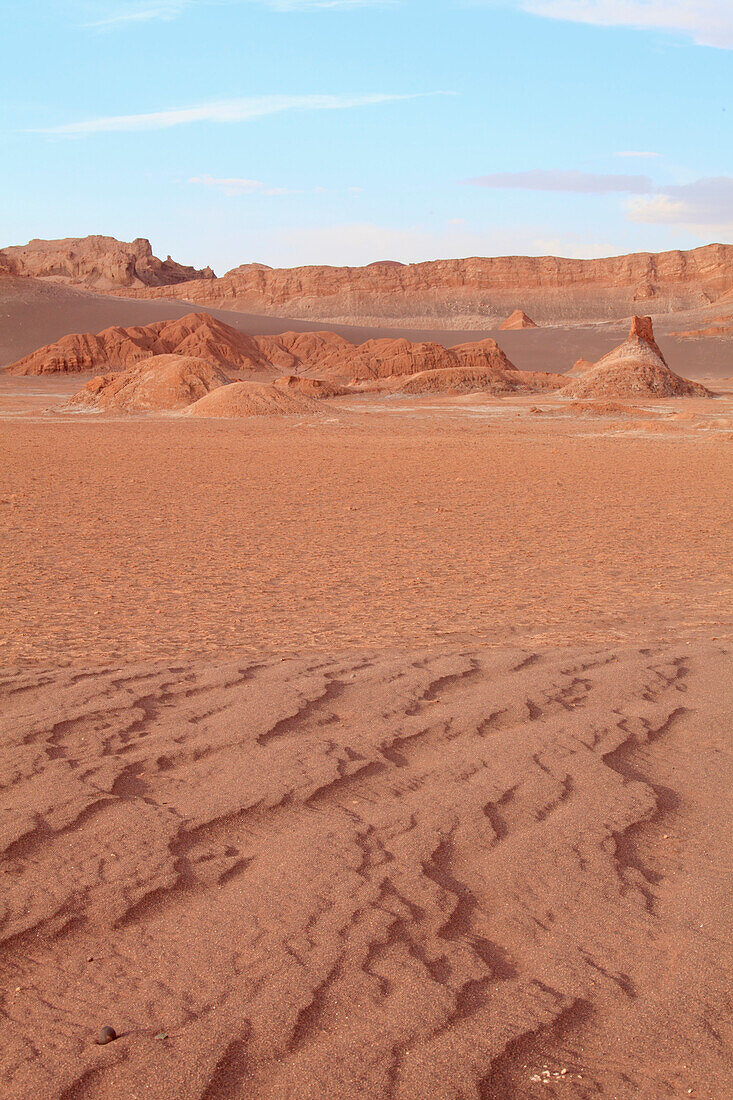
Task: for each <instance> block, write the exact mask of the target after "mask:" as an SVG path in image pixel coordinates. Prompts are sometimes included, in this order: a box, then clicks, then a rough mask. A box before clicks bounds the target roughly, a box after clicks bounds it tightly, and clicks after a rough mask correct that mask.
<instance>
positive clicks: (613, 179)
mask: <svg viewBox="0 0 733 1100" xmlns="http://www.w3.org/2000/svg"><path fill="white" fill-rule="evenodd" d="M0 14H2V26H3V31H4V47H5V48H4V50H3V55H4V56H3V66H2V77H1V78H0V80H2V84H3V95H2V99H1V105H0V142H1V143H2V147H3V157H2V160H3V171H2V173H0V245H4V244H16V243H23V242H25V241H27V240H28V239H30V238H31V237H63V236H83V235H86V234H88V233H105V234H110V235H113V236H116V237H119V238H122V239H126V240H130V239H132V238H134V237H139V236H144V237H149V238H150V240H151V241H152V243H153V247H154V249H155V251H156V252H157V253H158V254H160V255H166V254H167V253H170V254H171V255H173V256H174V258H176V259H178V260H180V261H181V262H185V263H195V264H197V265H203V264H206V263H210V264H212V266H213V267H214V268H215V270H216V271H217V273H222V272H223V271H225V270H227V269H228V268H230V267H233V266H235V265H236V264H238V263H245V262H250V261H254V260H258V261H261V262H263V263H269V264H272V265H277V266H293V265H296V264H301V263H336V264H340V263H352V264H361V263H368V262H370V261H372V260H377V259H398V260H403V261H406V262H409V261H417V260H425V259H437V258H441V257H449V256H467V255H497V254H506V253H510V254H547V253H554V254H561V255H569V256H598V255H608V254H612V253H620V252H629V251H638V250H654V251H656V250H660V249H665V248H690V247H695V246H696V245H699V244H703V243H708V242H709V241H713V240H717V241H730V240H732V239H733V163H731V161H732V160H733V133H732V132H731V129H732V127H731V123H732V121H733V96H731V91H732V90H733V2H732V0H504V2H499V0H391V2H390V0H322V2H318V0H24V2H23V3H18V2H16V0H0Z"/></svg>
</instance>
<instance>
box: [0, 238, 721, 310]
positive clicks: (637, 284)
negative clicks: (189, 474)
mask: <svg viewBox="0 0 733 1100" xmlns="http://www.w3.org/2000/svg"><path fill="white" fill-rule="evenodd" d="M0 270H5V271H7V272H9V273H12V274H16V275H29V276H34V277H36V278H55V279H57V280H61V281H66V282H70V283H74V284H75V285H78V286H85V287H88V288H90V289H94V290H97V291H99V290H103V291H105V292H107V293H112V294H118V295H122V296H124V297H130V298H169V299H177V300H181V301H186V302H191V303H192V304H195V305H202V306H205V307H208V308H219V309H229V310H235V311H241V312H245V313H247V312H248V313H259V314H264V315H271V316H272V315H275V316H282V317H290V318H293V319H298V320H304V321H314V320H317V321H323V322H324V323H326V324H361V325H387V326H404V327H410V326H411V327H416V328H419V327H432V328H463V329H470V328H490V327H493V326H494V325H496V326H498V325H499V324H500V323H501V322H502V321H503V320H504V319H505V318H506V317H507V313H509V312H511V311H512V310H516V311H517V312H522V313H525V314H528V315H529V316H530V317H531V318H532V319H533V320H534V321H536V322H537V323H539V324H543V325H552V324H558V325H567V324H590V323H594V322H599V321H611V320H620V319H625V318H627V317H630V316H631V315H633V314H634V313H637V312H639V306H640V303H642V304H643V309H644V312H645V313H649V314H652V315H655V316H659V315H663V314H668V313H675V312H679V311H683V310H696V309H703V308H705V307H709V306H711V305H713V304H715V303H716V302H719V301H721V300H725V299H726V298H727V299H728V300H730V295H731V294H733V245H725V244H710V245H705V246H703V247H700V248H695V249H692V250H690V251H686V252H683V251H672V252H660V253H647V252H642V253H634V254H631V255H627V256H612V257H608V258H605V259H594V260H575V259H567V258H562V257H555V256H501V257H495V258H480V257H473V258H470V259H460V260H435V261H429V262H426V263H419V264H398V263H396V262H394V261H389V262H387V261H384V262H380V261H378V262H376V263H373V264H369V265H368V266H366V267H328V266H311V267H299V268H286V269H278V268H270V267H267V266H266V265H264V264H260V263H251V264H244V265H242V266H240V267H236V268H234V269H233V270H231V271H229V272H227V273H226V274H225V275H223V276H221V277H220V278H216V277H215V276H214V274H213V272H212V271H211V269H210V268H206V269H204V270H203V271H197V270H196V269H194V268H187V267H184V266H182V265H180V264H178V263H176V262H175V261H174V260H171V259H170V257H169V258H168V259H167V260H164V261H163V260H159V259H158V258H157V257H155V256H154V255H153V253H152V249H151V247H150V243H149V242H148V241H146V240H144V239H139V240H137V241H133V242H132V244H126V243H124V242H120V241H116V240H115V239H114V238H112V237H88V238H83V239H80V240H77V239H72V240H67V241H33V242H31V243H30V244H29V245H26V246H21V247H16V248H6V249H4V250H2V251H0Z"/></svg>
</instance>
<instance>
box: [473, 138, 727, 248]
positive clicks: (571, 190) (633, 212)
mask: <svg viewBox="0 0 733 1100" xmlns="http://www.w3.org/2000/svg"><path fill="white" fill-rule="evenodd" d="M628 155H631V154H628ZM633 155H635V156H638V155H640V154H633ZM465 182H467V183H469V184H472V185H474V186H476V187H489V188H501V189H507V190H509V189H511V190H526V191H551V192H558V193H565V194H579V193H582V194H587V195H605V194H613V193H617V194H624V193H626V194H627V195H630V196H632V197H631V198H629V199H628V200H627V202H626V205H625V211H626V218H627V220H628V221H632V222H640V223H644V224H647V225H678V226H683V227H684V228H686V229H690V230H694V231H700V232H703V231H704V232H705V233H708V234H709V232H710V229H711V228H714V229H715V230H716V231H717V232H719V233H720V234H721V236H730V235H732V234H733V176H712V177H707V178H705V179H698V180H693V181H691V182H690V183H683V184H666V183H655V182H653V181H652V180H651V179H650V178H649V177H648V176H622V175H614V174H608V175H598V174H596V173H593V172H575V171H556V170H554V169H550V170H542V169H538V170H536V171H529V172H496V173H494V174H493V175H489V176H478V177H477V178H476V179H472V180H467V181H465Z"/></svg>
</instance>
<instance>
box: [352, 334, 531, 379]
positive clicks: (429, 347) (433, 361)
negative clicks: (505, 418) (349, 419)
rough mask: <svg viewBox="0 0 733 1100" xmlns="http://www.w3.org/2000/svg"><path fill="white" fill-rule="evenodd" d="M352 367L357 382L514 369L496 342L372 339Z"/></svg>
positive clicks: (360, 348) (363, 347)
mask: <svg viewBox="0 0 733 1100" xmlns="http://www.w3.org/2000/svg"><path fill="white" fill-rule="evenodd" d="M351 368H352V377H353V380H354V381H355V382H361V381H366V380H368V379H378V378H389V377H393V376H395V375H413V374H419V373H422V372H424V371H438V370H450V369H456V368H463V369H468V370H473V371H483V372H484V373H485V372H487V371H502V370H514V366H513V364H512V363H511V362H510V361H509V359H507V357H506V355H505V354H504V352H503V351H502V350H501V348H500V347H499V345H498V344H497V343H496V341H495V340H481V341H479V342H477V343H475V344H457V345H456V346H455V347H452V348H444V347H443V346H442V345H441V344H430V343H422V344H412V343H410V342H409V341H408V340H368V341H367V342H366V343H365V344H361V345H360V346H359V347H358V348H356V349H355V353H354V354H353V356H352V358H351Z"/></svg>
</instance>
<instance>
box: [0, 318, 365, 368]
mask: <svg viewBox="0 0 733 1100" xmlns="http://www.w3.org/2000/svg"><path fill="white" fill-rule="evenodd" d="M264 339H265V338H263V340H264ZM349 347H351V345H349ZM173 354H175V355H188V356H194V357H195V358H199V359H206V360H208V361H209V362H211V363H214V364H216V365H218V366H221V367H225V368H229V369H230V370H233V371H243V370H257V371H260V370H264V371H274V370H275V369H276V364H274V363H271V361H270V359H269V357H268V356H266V355H265V354H264V353H263V352H262V351H261V349H260V344H259V342H258V340H257V339H256V338H254V337H251V336H246V335H245V334H244V333H241V332H239V331H238V330H237V329H235V328H232V327H231V326H230V325H226V324H224V323H223V322H222V321H218V320H217V319H216V318H215V317H211V316H210V315H209V314H208V313H189V314H187V315H186V316H185V317H181V318H179V319H178V320H175V321H154V322H153V323H152V324H150V325H139V326H132V327H131V328H119V327H117V326H114V327H113V328H108V329H105V330H104V331H103V332H100V333H98V334H97V335H94V334H93V333H90V332H84V333H80V334H78V335H74V336H64V337H62V339H61V340H58V341H56V343H53V344H47V345H46V346H45V347H43V348H39V349H38V351H34V352H33V353H32V354H31V355H26V356H25V357H24V358H23V359H19V360H18V361H17V363H12V364H11V365H10V366H9V367H8V368H7V369H8V372H9V373H10V374H59V373H65V374H70V373H74V372H82V371H98V370H100V369H103V370H107V371H111V370H123V369H124V368H125V367H128V366H130V365H131V364H132V363H137V362H139V361H140V360H141V359H147V358H149V357H150V356H151V355H173ZM277 367H278V368H279V367H280V364H277Z"/></svg>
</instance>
